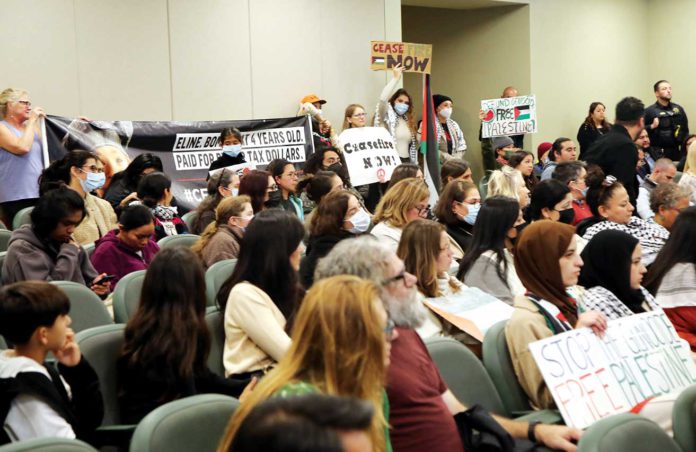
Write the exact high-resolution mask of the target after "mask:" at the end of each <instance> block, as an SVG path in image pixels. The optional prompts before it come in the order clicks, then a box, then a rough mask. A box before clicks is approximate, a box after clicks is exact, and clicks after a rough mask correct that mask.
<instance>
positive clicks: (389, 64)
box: [370, 41, 433, 74]
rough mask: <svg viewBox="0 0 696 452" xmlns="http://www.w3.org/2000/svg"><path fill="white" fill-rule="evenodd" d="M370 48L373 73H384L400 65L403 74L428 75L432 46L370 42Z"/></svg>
mask: <svg viewBox="0 0 696 452" xmlns="http://www.w3.org/2000/svg"><path fill="white" fill-rule="evenodd" d="M370 47H371V53H372V55H371V61H372V63H371V65H370V69H372V70H373V71H386V70H389V69H391V68H393V67H394V66H396V65H397V64H400V65H401V66H403V67H404V72H418V73H420V74H430V67H431V66H432V64H431V63H432V59H433V46H432V45H430V44H412V43H410V42H387V41H371V42H370Z"/></svg>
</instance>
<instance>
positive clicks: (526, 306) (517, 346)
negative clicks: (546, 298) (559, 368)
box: [505, 296, 555, 409]
mask: <svg viewBox="0 0 696 452" xmlns="http://www.w3.org/2000/svg"><path fill="white" fill-rule="evenodd" d="M514 307H515V310H514V312H513V313H512V317H511V318H510V320H508V323H507V325H506V326H505V339H506V341H507V345H508V349H509V350H510V357H511V358H512V366H513V367H514V368H515V375H517V380H518V381H519V382H520V385H522V388H523V389H524V392H526V393H527V396H528V397H529V400H530V402H531V403H532V405H533V406H534V407H535V408H538V409H547V408H553V407H555V404H554V401H553V397H552V396H551V392H550V391H549V389H548V388H547V387H546V383H545V382H544V377H542V376H541V372H540V371H539V367H538V366H537V364H536V361H534V357H533V356H532V352H530V351H529V344H530V343H531V342H536V341H538V340H540V339H545V338H547V337H551V336H553V331H551V329H549V327H548V325H547V324H546V320H545V319H544V316H543V315H542V314H541V313H540V312H539V309H538V308H537V307H536V305H535V304H534V303H532V302H531V301H529V300H528V299H527V298H526V297H520V296H518V297H515V304H514Z"/></svg>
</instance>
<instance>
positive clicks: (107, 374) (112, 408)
mask: <svg viewBox="0 0 696 452" xmlns="http://www.w3.org/2000/svg"><path fill="white" fill-rule="evenodd" d="M125 328H126V326H125V325H124V324H122V323H117V324H115V325H105V326H98V327H96V328H90V329H88V330H84V331H81V332H79V333H77V334H76V335H75V341H76V342H77V344H78V345H79V346H80V351H81V352H82V356H84V357H85V358H86V359H87V361H88V362H89V363H90V365H91V366H92V367H93V368H94V371H95V372H96V373H97V376H98V377H99V385H100V386H101V393H102V398H103V399H104V420H103V421H102V425H115V424H119V423H120V415H119V409H118V396H117V394H118V388H117V380H116V379H117V375H116V361H117V359H118V357H119V356H120V354H121V349H122V348H123V342H124V336H123V331H124V329H125Z"/></svg>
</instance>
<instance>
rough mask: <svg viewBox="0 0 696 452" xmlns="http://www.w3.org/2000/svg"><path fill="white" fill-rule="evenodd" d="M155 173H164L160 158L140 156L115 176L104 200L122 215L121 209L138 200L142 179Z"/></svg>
mask: <svg viewBox="0 0 696 452" xmlns="http://www.w3.org/2000/svg"><path fill="white" fill-rule="evenodd" d="M155 171H158V172H160V173H161V172H162V171H164V169H163V167H162V160H161V159H160V158H159V157H158V156H156V155H154V154H150V153H145V154H140V155H138V156H137V157H135V158H134V159H133V161H132V162H130V164H129V165H128V167H127V168H126V169H125V170H123V171H121V172H119V173H116V174H114V176H113V177H112V178H111V184H110V185H109V188H108V189H107V190H106V193H104V199H105V200H106V201H108V202H109V204H111V207H113V208H114V211H115V212H116V214H117V215H118V214H120V213H121V209H123V208H124V207H126V206H127V205H128V204H130V203H131V202H132V201H135V200H137V199H138V193H137V191H138V184H139V183H140V179H142V178H143V176H145V175H147V174H150V173H154V172H155Z"/></svg>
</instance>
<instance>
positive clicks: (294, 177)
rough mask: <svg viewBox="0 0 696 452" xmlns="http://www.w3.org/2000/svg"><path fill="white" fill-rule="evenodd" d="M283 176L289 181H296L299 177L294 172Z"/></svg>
mask: <svg viewBox="0 0 696 452" xmlns="http://www.w3.org/2000/svg"><path fill="white" fill-rule="evenodd" d="M283 176H288V177H289V178H290V179H297V178H298V177H299V176H298V175H297V173H296V172H294V171H293V172H292V173H287V174H283Z"/></svg>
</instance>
